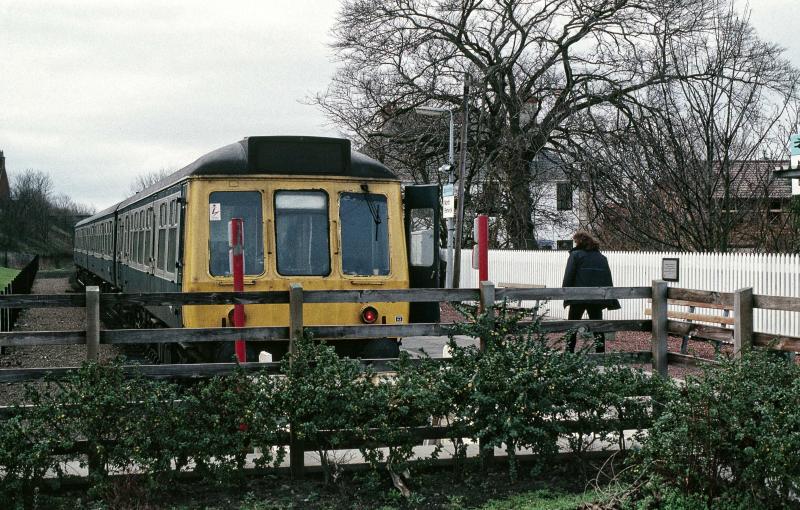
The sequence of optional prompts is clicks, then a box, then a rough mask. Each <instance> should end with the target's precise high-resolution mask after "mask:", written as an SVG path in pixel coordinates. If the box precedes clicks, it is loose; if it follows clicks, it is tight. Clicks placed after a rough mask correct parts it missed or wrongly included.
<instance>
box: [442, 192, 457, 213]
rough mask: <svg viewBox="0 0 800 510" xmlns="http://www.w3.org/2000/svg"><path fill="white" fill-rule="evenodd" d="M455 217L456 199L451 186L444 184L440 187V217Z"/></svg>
mask: <svg viewBox="0 0 800 510" xmlns="http://www.w3.org/2000/svg"><path fill="white" fill-rule="evenodd" d="M455 215H456V197H455V194H454V193H453V185H452V184H445V185H444V186H442V216H444V217H445V218H453V217H455Z"/></svg>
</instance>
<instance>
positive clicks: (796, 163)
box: [789, 134, 800, 195]
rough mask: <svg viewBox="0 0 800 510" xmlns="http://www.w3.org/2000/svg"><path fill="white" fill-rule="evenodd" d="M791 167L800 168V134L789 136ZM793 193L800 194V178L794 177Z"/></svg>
mask: <svg viewBox="0 0 800 510" xmlns="http://www.w3.org/2000/svg"><path fill="white" fill-rule="evenodd" d="M789 168H790V169H799V168H800V134H798V135H792V136H790V137H789ZM792 195H800V179H796V178H795V179H792Z"/></svg>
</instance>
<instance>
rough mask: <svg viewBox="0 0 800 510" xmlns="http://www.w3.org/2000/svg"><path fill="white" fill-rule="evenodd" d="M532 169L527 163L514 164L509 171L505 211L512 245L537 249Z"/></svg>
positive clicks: (523, 248)
mask: <svg viewBox="0 0 800 510" xmlns="http://www.w3.org/2000/svg"><path fill="white" fill-rule="evenodd" d="M530 189H531V179H530V170H529V169H528V168H527V164H526V163H522V164H516V165H513V166H512V167H511V168H510V169H509V172H508V198H509V200H508V204H507V208H506V212H505V218H504V220H505V224H506V231H507V233H508V240H509V243H510V244H511V246H512V247H513V248H515V249H517V250H535V249H537V248H538V245H537V243H536V235H535V228H536V225H535V224H534V222H533V198H532V197H531V191H530Z"/></svg>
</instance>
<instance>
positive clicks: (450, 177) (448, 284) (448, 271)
mask: <svg viewBox="0 0 800 510" xmlns="http://www.w3.org/2000/svg"><path fill="white" fill-rule="evenodd" d="M414 111H415V112H416V113H418V114H420V115H427V116H431V117H439V116H441V115H444V114H449V115H450V143H449V153H448V158H447V162H448V164H447V165H446V166H447V183H448V184H453V182H454V181H455V174H454V172H453V169H454V168H455V150H454V146H455V141H454V132H455V123H454V122H453V110H452V109H450V108H436V107H428V106H419V107H417V108H414ZM444 168H445V167H444V166H442V167H440V168H439V170H440V171H441V170H442V169H444ZM446 223H447V255H446V257H445V261H446V266H445V277H444V286H445V288H447V289H452V288H453V234H454V233H455V224H454V222H453V218H452V217H451V218H446Z"/></svg>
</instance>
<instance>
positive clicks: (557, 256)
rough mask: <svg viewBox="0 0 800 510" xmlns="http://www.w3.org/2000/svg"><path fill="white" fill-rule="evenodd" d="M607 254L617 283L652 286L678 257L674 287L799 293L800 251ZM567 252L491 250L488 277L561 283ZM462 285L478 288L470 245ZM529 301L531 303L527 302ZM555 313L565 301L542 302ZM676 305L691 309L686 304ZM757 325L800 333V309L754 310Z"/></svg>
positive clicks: (625, 313) (625, 305) (631, 313)
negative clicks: (666, 263) (665, 264)
mask: <svg viewBox="0 0 800 510" xmlns="http://www.w3.org/2000/svg"><path fill="white" fill-rule="evenodd" d="M603 253H604V254H605V255H606V257H608V263H609V265H610V266H611V274H612V276H613V278H614V285H616V286H620V287H636V286H650V285H651V284H652V281H653V280H656V279H660V278H661V259H663V258H677V259H679V260H680V277H679V278H680V279H679V281H678V282H670V283H669V285H670V286H672V287H682V288H687V289H698V290H713V291H719V292H733V291H735V290H737V289H740V288H744V287H752V288H753V292H754V293H756V294H767V295H771V296H791V297H800V256H797V255H780V254H749V253H725V254H722V253H680V252H622V251H610V252H603ZM568 256H569V254H568V253H567V252H566V251H547V250H542V251H522V250H490V251H489V280H490V281H493V282H495V284H499V283H501V282H503V283H523V284H540V285H545V286H546V287H560V286H561V283H562V278H563V276H564V267H565V266H566V263H567V257H568ZM461 257H462V258H461V260H462V261H463V264H462V267H464V268H465V270H463V271H461V277H460V284H461V285H460V286H461V287H462V288H467V287H472V288H474V287H477V286H478V283H477V279H478V272H477V270H474V269H472V268H471V267H470V261H471V257H472V251H471V250H463V251H462V255H461ZM646 301H647V300H639V299H631V300H624V301H620V303H621V304H622V309H621V310H617V311H611V312H606V314H605V317H606V318H608V319H642V318H645V317H644V309H645V308H646V307H648V304H647V302H646ZM525 304H526V305H528V306H531V305H532V303H525ZM543 308H544V309H546V312H547V315H548V316H549V317H552V318H566V311H565V310H564V307H563V303H562V302H561V301H551V302H549V303H546V304H544V305H543ZM676 310H682V311H687V309H686V308H685V307H683V308H676ZM698 313H703V314H707V315H720V314H721V312H720V311H714V310H709V309H698ZM754 321H755V323H754V329H755V330H756V331H759V332H763V333H773V334H781V335H789V336H796V337H800V313H797V312H779V311H774V310H759V309H756V310H755V311H754Z"/></svg>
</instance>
